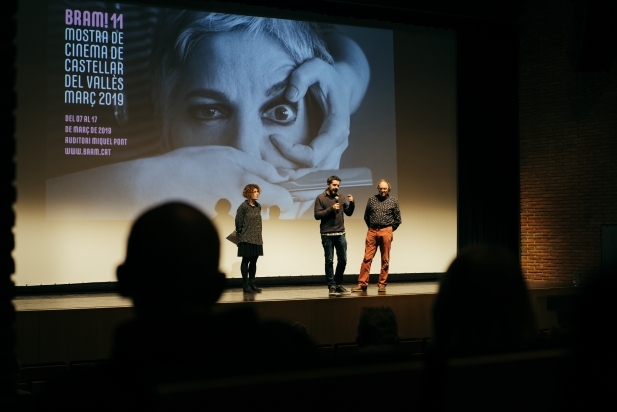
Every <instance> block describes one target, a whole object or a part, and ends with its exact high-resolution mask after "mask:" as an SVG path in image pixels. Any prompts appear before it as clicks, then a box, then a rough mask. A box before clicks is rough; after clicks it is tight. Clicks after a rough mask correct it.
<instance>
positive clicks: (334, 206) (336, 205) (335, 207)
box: [332, 195, 341, 212]
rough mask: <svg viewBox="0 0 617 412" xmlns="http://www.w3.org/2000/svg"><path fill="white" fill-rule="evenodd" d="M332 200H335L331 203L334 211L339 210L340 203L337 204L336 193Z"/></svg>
mask: <svg viewBox="0 0 617 412" xmlns="http://www.w3.org/2000/svg"><path fill="white" fill-rule="evenodd" d="M334 202H335V203H334V205H332V208H333V209H334V210H335V211H336V212H338V211H339V209H340V208H341V205H340V204H339V202H338V195H336V196H334Z"/></svg>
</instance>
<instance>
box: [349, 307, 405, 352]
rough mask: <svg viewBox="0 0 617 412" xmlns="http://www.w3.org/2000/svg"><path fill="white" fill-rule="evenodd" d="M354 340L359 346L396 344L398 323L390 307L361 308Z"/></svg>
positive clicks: (397, 340)
mask: <svg viewBox="0 0 617 412" xmlns="http://www.w3.org/2000/svg"><path fill="white" fill-rule="evenodd" d="M356 342H357V343H358V345H359V346H370V345H395V344H397V343H398V342H399V336H398V324H397V322H396V315H395V314H394V312H393V311H392V309H391V308H390V307H389V306H377V307H365V308H362V311H361V312H360V320H359V321H358V336H357V337H356Z"/></svg>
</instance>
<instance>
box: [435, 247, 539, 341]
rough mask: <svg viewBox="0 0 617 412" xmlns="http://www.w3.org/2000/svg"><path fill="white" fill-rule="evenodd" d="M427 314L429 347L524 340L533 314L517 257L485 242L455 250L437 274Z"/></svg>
mask: <svg viewBox="0 0 617 412" xmlns="http://www.w3.org/2000/svg"><path fill="white" fill-rule="evenodd" d="M432 318H433V320H432V321H433V339H434V340H435V347H436V349H439V350H441V351H444V352H446V353H454V352H456V353H459V352H460V353H462V352H474V351H476V352H477V351H487V350H488V351H502V350H509V349H516V347H520V346H523V345H525V344H526V343H527V342H529V341H530V340H531V339H532V338H533V337H534V334H535V317H534V312H533V308H532V306H531V301H530V299H529V294H528V292H527V286H526V284H525V279H524V278H523V273H522V271H521V265H520V262H519V260H518V258H517V257H516V256H515V255H514V254H513V253H511V252H510V251H509V250H507V249H504V248H502V247H497V246H490V245H485V246H473V247H470V248H468V249H466V250H464V251H462V252H460V253H459V255H458V256H457V257H456V259H454V261H453V262H452V263H451V264H450V267H449V268H448V271H447V272H446V273H445V275H444V277H443V279H442V280H441V283H440V285H439V293H438V294H437V298H436V299H435V303H434V304H433V310H432Z"/></svg>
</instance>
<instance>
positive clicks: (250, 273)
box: [240, 256, 259, 280]
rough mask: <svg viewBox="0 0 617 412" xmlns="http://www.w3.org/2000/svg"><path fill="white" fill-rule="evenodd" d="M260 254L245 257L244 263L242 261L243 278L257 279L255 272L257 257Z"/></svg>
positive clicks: (241, 271)
mask: <svg viewBox="0 0 617 412" xmlns="http://www.w3.org/2000/svg"><path fill="white" fill-rule="evenodd" d="M258 257H259V256H249V257H243V258H242V263H240V273H242V279H244V280H253V279H255V273H256V272H257V258H258Z"/></svg>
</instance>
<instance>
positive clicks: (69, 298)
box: [13, 282, 439, 312]
mask: <svg viewBox="0 0 617 412" xmlns="http://www.w3.org/2000/svg"><path fill="white" fill-rule="evenodd" d="M257 285H259V282H257ZM353 286H355V285H347V286H346V288H347V289H351V288H352V287H353ZM438 288H439V283H438V282H406V283H392V284H390V285H388V287H387V291H386V292H385V293H378V292H377V285H369V287H368V289H367V291H366V292H364V293H347V294H343V295H342V296H328V289H327V288H326V286H325V285H324V286H315V285H311V286H271V287H262V289H263V292H262V293H257V294H254V295H250V294H244V293H242V289H240V288H234V289H228V290H226V291H225V292H224V293H223V295H222V296H221V298H220V299H219V301H218V303H240V302H268V301H287V300H313V299H355V298H360V297H377V296H388V295H418V294H435V293H437V290H438ZM13 304H14V305H15V310H16V311H18V312H22V311H46V310H70V309H97V308H123V307H131V306H132V303H131V301H130V299H127V298H124V297H122V296H120V295H118V294H117V293H87V294H74V295H46V296H19V297H17V298H15V299H14V300H13Z"/></svg>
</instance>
